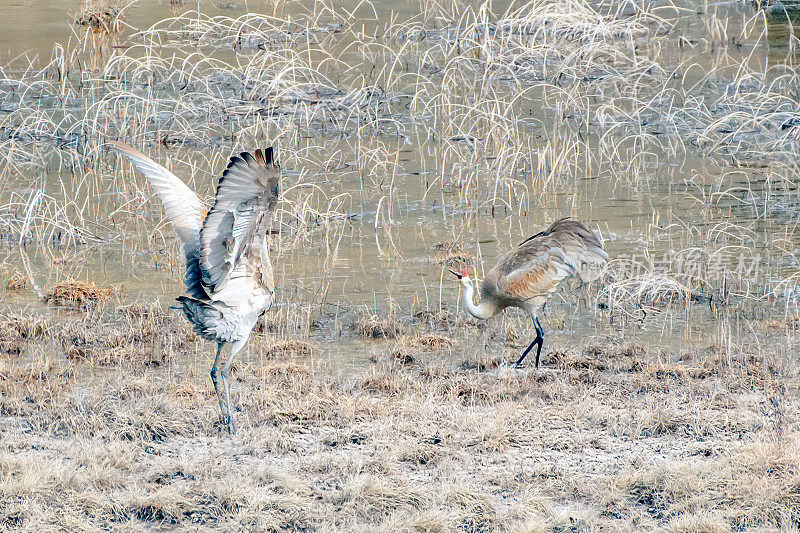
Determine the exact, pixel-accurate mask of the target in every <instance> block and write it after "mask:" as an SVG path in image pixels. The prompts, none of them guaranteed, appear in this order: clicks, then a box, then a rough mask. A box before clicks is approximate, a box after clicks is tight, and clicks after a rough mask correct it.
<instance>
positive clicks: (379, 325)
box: [353, 312, 405, 339]
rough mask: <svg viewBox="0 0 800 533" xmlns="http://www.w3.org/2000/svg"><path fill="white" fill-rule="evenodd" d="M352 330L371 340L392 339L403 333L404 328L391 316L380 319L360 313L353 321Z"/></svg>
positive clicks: (376, 316)
mask: <svg viewBox="0 0 800 533" xmlns="http://www.w3.org/2000/svg"><path fill="white" fill-rule="evenodd" d="M353 330H354V331H355V332H356V333H358V334H359V335H363V336H365V337H371V338H373V339H380V338H385V339H393V338H395V337H397V336H398V335H400V334H402V333H403V332H404V331H405V326H403V324H402V323H400V322H399V321H397V320H396V319H395V318H393V317H392V316H388V317H380V316H378V315H373V314H369V313H365V312H361V313H359V315H358V317H357V318H356V319H355V320H354V321H353Z"/></svg>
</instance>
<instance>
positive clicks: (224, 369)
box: [220, 338, 247, 435]
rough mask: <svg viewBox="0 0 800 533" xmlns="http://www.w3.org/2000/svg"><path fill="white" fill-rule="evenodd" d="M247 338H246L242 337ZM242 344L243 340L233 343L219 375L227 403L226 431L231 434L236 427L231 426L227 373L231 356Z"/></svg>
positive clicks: (231, 417) (233, 355)
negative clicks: (229, 354)
mask: <svg viewBox="0 0 800 533" xmlns="http://www.w3.org/2000/svg"><path fill="white" fill-rule="evenodd" d="M244 340H245V341H246V340H247V339H246V338H245V339H244ZM242 346H244V342H236V343H234V345H233V347H232V348H231V356H230V357H229V358H228V360H227V361H226V362H225V366H223V367H222V371H221V372H220V375H221V376H222V385H223V386H224V387H225V403H226V404H227V411H228V416H227V418H228V431H229V432H230V434H231V435H233V434H234V433H236V428H235V427H234V426H233V411H232V410H231V389H230V385H229V384H228V373H229V372H230V369H231V363H233V358H234V357H236V354H237V353H238V351H239V350H240V349H241V347H242Z"/></svg>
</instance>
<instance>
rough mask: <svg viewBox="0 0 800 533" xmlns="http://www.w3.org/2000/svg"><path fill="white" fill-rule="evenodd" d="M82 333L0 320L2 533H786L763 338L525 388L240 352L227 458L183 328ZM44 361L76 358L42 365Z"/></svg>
mask: <svg viewBox="0 0 800 533" xmlns="http://www.w3.org/2000/svg"><path fill="white" fill-rule="evenodd" d="M96 315H99V316H85V317H83V318H81V320H79V321H76V320H73V321H72V322H70V321H67V322H66V323H63V324H58V325H51V324H48V323H47V322H45V321H44V320H43V319H41V318H37V317H34V316H23V315H20V316H4V317H3V324H4V325H5V326H6V327H4V328H3V331H4V332H12V333H10V334H7V335H6V337H7V338H8V339H11V338H13V339H17V341H18V342H20V343H22V344H23V345H24V349H25V351H26V353H30V354H31V357H30V361H29V362H25V363H21V364H20V362H18V361H17V359H16V358H7V357H0V393H1V394H0V414H2V425H3V428H4V437H3V444H2V446H0V476H2V479H3V483H2V484H0V492H2V494H1V495H2V498H3V502H4V503H3V504H2V505H0V521H2V523H4V524H6V525H7V527H8V525H13V527H15V528H18V529H20V530H23V531H35V530H42V529H48V528H54V527H63V528H72V529H75V528H78V529H96V528H117V527H120V526H122V525H123V524H124V525H126V526H127V527H132V528H134V529H141V528H154V527H165V526H169V527H173V528H183V527H195V528H199V529H201V530H204V529H214V528H217V529H219V528H222V529H250V528H255V529H258V530H274V531H283V530H295V531H343V530H362V531H363V530H387V531H402V530H424V531H431V530H436V531H451V530H452V531H456V530H464V531H492V530H565V528H566V530H592V529H598V528H602V529H611V530H633V529H659V528H664V529H666V530H669V531H726V530H736V529H752V528H766V529H769V528H778V527H784V526H786V525H787V524H789V523H791V520H793V519H792V518H791V517H793V516H797V514H798V513H800V498H798V497H797V494H796V492H797V491H796V487H797V486H798V485H800V440H798V438H797V432H796V427H797V424H798V419H797V415H796V413H798V412H800V411H799V410H798V408H800V404H798V399H797V398H798V396H797V395H796V392H797V390H798V388H800V381H798V367H797V361H796V359H794V358H790V357H788V354H787V353H784V352H783V351H782V349H781V348H780V342H779V339H776V340H778V343H777V344H774V343H773V341H772V340H770V339H771V337H769V336H765V337H763V338H762V339H761V340H762V342H763V343H765V345H766V344H769V345H770V346H772V349H770V350H762V351H751V350H747V349H743V348H733V349H732V350H729V349H728V348H724V347H720V346H717V345H711V346H709V347H707V348H703V349H699V350H696V351H693V352H692V353H686V352H676V353H673V352H671V351H669V350H667V349H660V350H659V351H657V352H652V353H651V350H649V349H647V348H646V347H643V346H641V345H638V344H623V345H616V344H614V343H609V342H604V343H594V344H590V345H588V346H587V347H585V348H582V349H578V348H575V347H571V346H564V345H560V346H555V347H553V350H550V354H549V356H548V357H547V358H545V360H544V361H545V367H544V368H543V369H542V370H540V371H538V372H537V371H534V370H533V369H523V370H514V369H513V368H510V367H509V366H508V363H507V361H508V359H509V358H508V357H507V356H506V355H504V354H502V350H503V346H502V343H497V342H492V343H491V344H490V347H488V348H483V347H476V345H475V343H474V340H473V338H472V337H473V333H474V331H473V330H471V329H470V328H466V329H462V331H464V332H465V334H464V335H463V336H462V337H450V336H443V335H439V334H433V333H421V334H419V335H416V336H401V337H398V338H397V339H396V340H394V341H390V342H391V343H392V345H390V347H389V354H390V355H391V357H388V358H381V359H378V360H376V361H375V362H374V363H372V364H368V365H367V366H366V367H363V368H361V369H356V370H353V371H350V372H342V369H341V368H340V367H339V366H338V364H336V363H334V362H332V361H331V359H330V355H331V352H332V351H333V350H334V349H333V348H331V347H329V346H326V347H324V348H316V347H313V346H312V345H310V344H308V343H305V342H299V341H293V340H280V341H276V342H274V343H272V344H270V345H268V346H267V348H266V349H263V348H260V347H259V343H258V342H256V343H254V347H253V348H252V349H251V350H250V354H249V355H245V356H244V357H243V358H242V361H241V364H242V365H244V369H245V371H242V370H241V369H239V370H235V371H234V372H235V373H234V375H235V377H236V378H238V380H239V385H238V387H237V389H236V392H235V393H234V396H235V404H236V406H237V410H238V411H239V416H240V418H241V420H242V422H243V424H242V425H243V427H242V428H241V431H240V434H238V435H236V436H234V437H231V436H229V435H228V434H227V433H225V432H224V431H223V427H222V425H221V424H220V422H219V416H218V409H217V406H216V399H215V398H214V395H213V390H212V389H211V387H210V385H209V383H208V379H207V367H208V363H209V359H210V357H211V354H210V353H209V354H207V355H205V356H202V357H199V358H197V357H196V355H192V354H194V353H195V352H194V350H195V347H194V346H193V344H192V343H191V342H188V337H187V336H186V335H187V333H186V329H187V328H185V327H184V324H183V321H182V320H179V321H178V322H175V320H176V319H177V317H173V316H171V315H170V314H169V313H164V312H163V311H160V310H158V309H157V308H156V307H148V306H143V305H132V306H121V307H119V308H118V309H115V310H114V312H113V313H106V314H103V313H96ZM87 321H92V322H87ZM148 323H151V324H157V326H155V325H154V326H153V327H151V328H150V329H148V328H147V326H146V324H148ZM498 326H499V325H498ZM499 327H501V326H499ZM78 331H82V332H84V333H83V334H82V335H83V336H81V335H78ZM111 331H116V332H117V333H116V334H115V335H111V334H110V332H111ZM765 335H772V333H767V334H765ZM6 337H4V338H6ZM59 342H62V343H63V347H61V348H60V349H61V350H64V351H65V352H66V353H67V354H68V355H70V354H71V353H74V354H76V355H75V356H74V357H73V358H70V359H61V358H58V357H56V358H53V357H51V356H49V355H47V354H48V353H53V352H52V350H53V348H54V347H55V348H56V349H57V350H58V349H59V348H58V347H59V346H61V345H59V344H58V343H59ZM551 342H552V341H551ZM54 343H55V344H54ZM166 344H169V345H171V346H172V352H173V354H174V355H173V356H172V357H170V358H163V359H162V361H161V363H162V364H161V366H159V367H157V368H155V367H154V366H153V365H150V366H149V367H148V366H146V365H143V364H142V356H141V355H137V354H145V353H152V350H153V346H163V345H166ZM84 347H85V348H84ZM82 349H83V350H85V352H81V353H80V354H78V352H79V351H80V350H82ZM318 350H322V351H323V354H321V355H319V354H318V353H317V351H318ZM259 354H260V355H259ZM767 354H768V355H767ZM192 361H194V362H192ZM462 361H471V363H470V364H466V363H462ZM490 361H491V363H489V362H490ZM398 362H399V363H400V365H398ZM96 364H100V365H103V366H104V370H103V371H102V372H101V373H97V371H94V372H93V371H91V368H92V367H93V366H94V365H96ZM87 373H93V377H92V378H91V379H92V380H100V381H101V382H102V386H92V387H89V388H87V387H86V386H85V385H84V383H85V379H86V377H85V376H86V375H87Z"/></svg>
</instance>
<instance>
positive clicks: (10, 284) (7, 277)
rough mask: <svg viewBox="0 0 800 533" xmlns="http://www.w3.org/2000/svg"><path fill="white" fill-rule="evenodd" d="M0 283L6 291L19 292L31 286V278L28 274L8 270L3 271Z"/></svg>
mask: <svg viewBox="0 0 800 533" xmlns="http://www.w3.org/2000/svg"><path fill="white" fill-rule="evenodd" d="M2 284H3V287H4V288H5V289H6V290H7V291H9V292H13V293H21V292H24V291H27V290H28V289H30V288H31V287H32V284H31V280H30V278H29V277H28V276H26V275H25V274H22V273H20V272H17V271H10V270H5V271H3V274H2Z"/></svg>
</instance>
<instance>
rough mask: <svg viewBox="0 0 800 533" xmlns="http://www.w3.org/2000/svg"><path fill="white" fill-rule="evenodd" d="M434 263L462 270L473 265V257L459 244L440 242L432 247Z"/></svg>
mask: <svg viewBox="0 0 800 533" xmlns="http://www.w3.org/2000/svg"><path fill="white" fill-rule="evenodd" d="M434 249H435V250H436V262H438V263H439V264H440V265H442V266H444V267H447V268H455V269H464V268H468V267H471V266H473V265H474V264H475V257H474V256H473V255H471V254H469V253H468V252H467V251H466V247H465V246H464V245H463V244H462V243H460V242H440V243H437V244H435V245H434Z"/></svg>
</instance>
